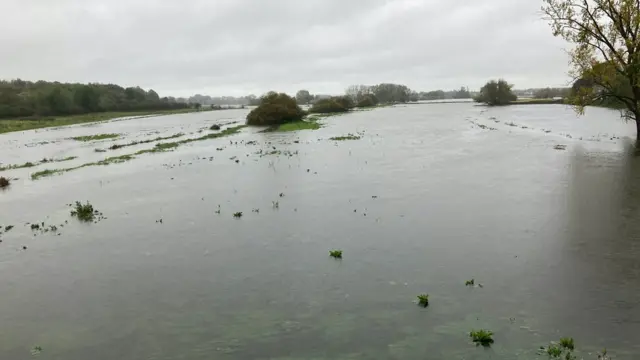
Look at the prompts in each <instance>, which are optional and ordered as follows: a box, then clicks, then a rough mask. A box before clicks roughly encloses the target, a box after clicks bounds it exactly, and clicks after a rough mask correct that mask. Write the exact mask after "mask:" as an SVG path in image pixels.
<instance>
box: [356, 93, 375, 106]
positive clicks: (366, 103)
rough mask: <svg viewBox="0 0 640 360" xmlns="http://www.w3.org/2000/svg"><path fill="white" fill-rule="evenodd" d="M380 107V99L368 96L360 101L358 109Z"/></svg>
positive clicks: (371, 95)
mask: <svg viewBox="0 0 640 360" xmlns="http://www.w3.org/2000/svg"><path fill="white" fill-rule="evenodd" d="M376 105H378V98H377V97H376V96H375V95H373V94H366V95H364V96H362V97H361V98H360V101H358V105H357V106H358V107H361V108H363V107H372V106H376Z"/></svg>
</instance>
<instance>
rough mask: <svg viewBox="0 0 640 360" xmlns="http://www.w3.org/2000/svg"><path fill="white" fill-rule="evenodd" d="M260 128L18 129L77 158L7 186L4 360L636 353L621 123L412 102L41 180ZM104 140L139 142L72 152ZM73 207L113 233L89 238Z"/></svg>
mask: <svg viewBox="0 0 640 360" xmlns="http://www.w3.org/2000/svg"><path fill="white" fill-rule="evenodd" d="M244 116H246V110H245V111H243V110H233V111H221V112H206V113H198V114H184V115H170V116H162V117H152V118H144V119H134V120H127V121H112V122H107V123H102V124H94V125H80V126H73V127H67V128H60V129H42V130H36V131H28V132H22V133H10V134H4V135H0V154H2V155H0V156H1V158H0V162H2V163H23V162H26V161H37V160H38V159H40V158H42V157H56V158H58V157H65V156H71V155H74V156H78V158H77V159H76V160H73V161H71V162H64V163H55V164H47V165H41V166H38V167H37V168H30V169H21V170H14V171H10V172H5V173H3V175H4V176H6V175H9V176H11V177H17V178H19V179H18V180H14V182H13V184H12V185H11V188H10V189H9V190H7V191H3V192H0V224H2V225H9V224H11V225H15V228H14V229H13V230H11V231H9V232H8V233H6V234H2V235H0V238H1V239H2V240H3V242H2V243H0V274H2V275H0V289H2V296H0V324H1V325H0V358H2V359H26V358H29V357H31V356H32V355H31V349H32V348H33V347H34V346H41V347H42V352H41V353H39V354H37V355H35V356H37V357H38V358H40V359H60V360H62V359H64V360H84V359H89V358H90V359H105V360H106V359H163V360H164V359H516V358H517V359H534V358H538V357H539V356H537V355H536V351H537V349H538V347H539V346H541V345H546V344H548V343H549V341H552V340H557V339H558V338H560V337H561V336H572V337H574V338H575V339H576V344H577V346H578V348H580V349H581V350H582V351H583V352H582V354H583V355H584V356H585V358H586V359H589V358H592V359H596V358H597V357H596V355H595V351H596V350H600V349H601V348H603V347H607V349H609V353H613V354H615V355H616V356H617V357H616V358H619V359H632V358H636V357H640V344H639V343H638V341H637V340H638V337H637V333H638V329H640V305H639V304H640V261H639V260H638V258H639V255H640V242H639V241H640V239H639V237H640V225H639V224H640V223H638V221H637V220H636V219H638V217H639V216H640V197H639V194H638V190H639V189H638V186H640V185H639V184H640V163H638V161H640V160H638V159H636V158H634V157H630V156H628V153H629V151H628V146H627V144H628V143H629V142H630V140H629V139H628V137H633V136H634V135H635V134H634V133H633V131H634V126H633V125H632V124H626V123H624V122H622V121H621V120H619V118H618V115H617V113H615V112H612V111H608V110H603V109H589V111H588V112H587V115H586V116H584V117H576V116H575V114H574V113H573V112H572V110H571V109H568V108H565V107H564V106H560V105H539V106H512V107H505V108H497V109H487V108H483V107H477V106H474V105H473V104H431V105H406V106H396V107H389V108H381V109H376V110H373V111H363V112H355V113H352V114H349V115H344V116H336V117H331V118H327V119H325V120H323V123H324V124H325V126H324V127H323V128H322V129H320V130H317V131H300V132H290V133H259V132H258V131H257V130H256V129H245V130H243V132H242V133H241V134H238V135H234V136H231V137H226V138H220V139H216V140H209V141H201V142H194V143H191V144H188V145H183V146H181V147H179V148H178V149H177V150H176V151H173V152H165V153H159V154H146V155H142V156H139V157H138V158H137V159H135V160H132V161H130V162H126V163H123V164H115V165H109V166H102V167H87V168H83V169H80V170H76V171H72V172H68V173H65V174H64V175H61V176H54V177H47V178H42V179H41V180H38V181H32V180H30V178H29V175H30V173H33V172H35V171H38V170H42V169H45V168H60V167H70V166H76V165H80V164H83V163H87V162H91V161H97V160H100V159H103V158H105V157H108V156H113V155H122V154H127V153H133V152H135V151H138V150H141V149H146V148H150V147H153V145H154V144H153V143H151V144H145V145H138V146H134V147H128V148H124V149H120V150H117V151H109V152H108V153H96V152H94V149H95V148H105V147H108V146H110V145H112V144H113V143H125V142H128V141H132V140H141V139H149V138H155V137H158V136H169V135H172V134H175V133H179V132H183V133H185V138H186V137H197V136H201V135H202V133H198V131H200V130H203V132H204V133H208V132H209V130H206V129H208V127H209V126H211V125H212V124H214V123H218V124H227V123H230V122H234V121H243V118H244ZM481 125H482V126H481ZM231 126H232V125H231ZM491 129H494V130H491ZM99 133H120V134H122V139H118V140H115V141H112V140H107V141H100V142H91V143H80V142H76V141H73V140H70V139H69V138H70V137H72V136H79V135H92V134H99ZM348 133H352V134H356V133H359V134H361V136H362V138H361V139H360V140H356V141H344V142H335V141H330V140H328V139H329V138H330V137H332V136H341V135H346V134H348ZM559 144H561V145H567V148H566V150H564V151H562V150H555V149H554V146H556V145H559ZM274 147H275V150H274ZM218 149H222V150H218ZM260 151H261V154H260ZM268 151H280V153H279V154H273V155H267V156H262V155H264V154H265V153H267V152H268ZM235 160H239V162H238V163H236V161H235ZM281 194H282V196H281ZM76 200H81V201H85V200H89V201H91V203H92V204H93V205H94V206H95V207H96V208H97V209H98V210H100V211H102V212H103V213H104V214H105V216H106V217H107V219H106V220H103V221H101V222H99V223H97V224H80V223H78V222H77V221H76V220H75V219H73V218H71V217H70V216H69V207H68V206H67V205H66V204H68V203H71V202H73V201H76ZM274 202H278V205H279V206H278V208H277V209H276V208H274V206H273V204H274ZM218 209H219V210H220V214H217V213H216V211H217V210H218ZM254 209H259V212H253V211H252V210H254ZM238 211H241V212H243V217H242V218H241V219H235V218H234V217H233V216H232V214H233V213H235V212H238ZM159 219H162V220H163V221H162V223H159V222H158V220H159ZM65 220H67V221H69V223H68V224H67V225H66V226H64V227H61V228H60V229H59V231H57V232H56V233H60V235H59V236H57V235H56V233H51V232H49V233H43V234H41V233H40V232H32V231H31V230H30V228H29V226H25V223H27V222H45V223H46V224H57V225H60V224H64V221H65ZM22 246H27V247H28V249H27V250H22ZM336 248H339V249H342V250H343V251H344V259H343V260H342V261H336V260H333V259H331V258H329V256H328V251H329V250H331V249H336ZM470 278H475V280H476V282H479V283H482V284H483V286H484V287H482V288H479V287H477V288H468V287H465V286H464V283H465V281H466V280H468V279H470ZM420 293H428V294H429V295H430V300H431V305H430V306H429V307H428V308H427V309H421V308H419V307H418V306H417V305H416V304H415V302H414V300H415V298H416V295H418V294H420ZM479 328H487V329H490V330H492V331H493V332H494V333H495V336H494V339H495V341H496V342H495V344H494V346H493V347H491V348H490V349H483V348H476V347H475V346H474V345H473V344H472V343H470V341H469V338H468V332H469V331H470V330H472V329H479ZM543 358H544V357H543Z"/></svg>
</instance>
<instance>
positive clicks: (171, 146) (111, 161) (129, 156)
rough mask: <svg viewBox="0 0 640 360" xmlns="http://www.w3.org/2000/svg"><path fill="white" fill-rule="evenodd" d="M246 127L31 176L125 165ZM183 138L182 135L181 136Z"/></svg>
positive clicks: (158, 145)
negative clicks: (137, 158)
mask: <svg viewBox="0 0 640 360" xmlns="http://www.w3.org/2000/svg"><path fill="white" fill-rule="evenodd" d="M245 126H246V125H238V126H235V127H231V128H227V129H225V130H223V131H221V132H218V133H213V134H208V135H205V136H201V137H199V138H194V139H184V140H181V141H177V142H173V143H163V144H157V145H156V147H154V148H152V149H146V150H140V151H138V152H136V153H134V154H125V155H120V156H113V157H109V158H106V159H104V160H101V161H97V162H90V163H86V164H82V165H79V166H75V167H72V168H66V169H50V170H43V171H38V172H36V173H33V174H31V179H33V180H37V179H39V178H41V177H45V176H51V175H54V174H62V173H65V172H68V171H73V170H78V169H81V168H84V167H89V166H102V165H110V164H118V163H123V162H126V161H129V160H132V159H135V157H136V155H142V154H147V153H158V152H163V151H167V150H170V149H174V148H176V147H178V146H180V145H182V144H188V143H191V142H195V141H202V140H209V139H216V138H219V137H223V136H228V135H233V134H236V133H238V132H239V131H240V130H241V129H243V128H244V127H245ZM180 136H182V135H180Z"/></svg>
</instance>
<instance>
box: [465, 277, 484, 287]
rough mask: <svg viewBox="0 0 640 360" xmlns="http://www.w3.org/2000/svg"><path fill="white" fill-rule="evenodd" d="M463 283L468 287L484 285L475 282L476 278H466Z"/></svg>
mask: <svg viewBox="0 0 640 360" xmlns="http://www.w3.org/2000/svg"><path fill="white" fill-rule="evenodd" d="M464 285H465V286H469V287H479V288H482V287H484V285H482V284H481V283H478V284H476V279H471V280H467V281H465V283H464Z"/></svg>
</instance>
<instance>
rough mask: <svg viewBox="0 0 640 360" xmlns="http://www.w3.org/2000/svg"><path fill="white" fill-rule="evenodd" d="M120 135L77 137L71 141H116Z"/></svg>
mask: <svg viewBox="0 0 640 360" xmlns="http://www.w3.org/2000/svg"><path fill="white" fill-rule="evenodd" d="M119 137H120V134H96V135H88V136H75V137H72V138H71V139H73V140H75V141H84V142H87V141H97V140H106V139H115V138H119Z"/></svg>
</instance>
